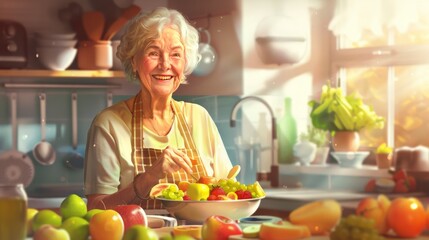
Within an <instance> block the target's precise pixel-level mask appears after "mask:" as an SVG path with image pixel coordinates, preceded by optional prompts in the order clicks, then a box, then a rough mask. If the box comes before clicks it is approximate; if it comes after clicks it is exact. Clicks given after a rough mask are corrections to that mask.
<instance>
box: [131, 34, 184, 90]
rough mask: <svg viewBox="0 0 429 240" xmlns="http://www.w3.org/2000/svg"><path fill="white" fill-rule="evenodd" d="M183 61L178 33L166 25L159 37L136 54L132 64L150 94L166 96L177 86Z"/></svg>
mask: <svg viewBox="0 0 429 240" xmlns="http://www.w3.org/2000/svg"><path fill="white" fill-rule="evenodd" d="M185 63H186V62H185V47H184V45H183V43H182V41H181V37H180V34H179V32H178V31H177V30H174V29H172V28H168V27H167V28H165V29H164V30H163V31H162V33H161V37H160V38H159V39H156V40H154V41H153V42H152V43H150V44H149V46H147V47H146V49H145V50H144V51H143V52H142V53H141V54H138V55H136V57H135V58H134V64H133V66H134V69H135V70H137V71H138V73H139V77H140V83H141V84H143V86H144V87H145V88H146V89H147V90H148V91H149V92H150V93H151V94H152V95H157V96H168V95H170V94H172V93H173V92H174V91H176V89H177V88H178V87H179V85H180V82H181V78H182V77H183V76H184V75H183V71H184V69H185Z"/></svg>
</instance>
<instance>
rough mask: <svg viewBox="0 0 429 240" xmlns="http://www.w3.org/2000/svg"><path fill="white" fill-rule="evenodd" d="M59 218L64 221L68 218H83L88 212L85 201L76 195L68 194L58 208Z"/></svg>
mask: <svg viewBox="0 0 429 240" xmlns="http://www.w3.org/2000/svg"><path fill="white" fill-rule="evenodd" d="M60 212H61V216H62V217H63V218H64V219H67V218H69V217H84V216H85V215H86V213H87V212H88V209H87V207H86V203H85V201H84V200H83V199H82V198H81V197H79V196H78V195H76V194H70V195H69V196H67V197H66V198H65V199H64V200H63V201H62V202H61V206H60Z"/></svg>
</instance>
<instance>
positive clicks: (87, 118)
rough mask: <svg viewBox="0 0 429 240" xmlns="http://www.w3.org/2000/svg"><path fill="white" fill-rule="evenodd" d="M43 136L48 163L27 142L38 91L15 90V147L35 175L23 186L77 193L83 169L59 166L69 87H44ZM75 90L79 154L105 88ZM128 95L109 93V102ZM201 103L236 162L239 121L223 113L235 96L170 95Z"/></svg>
mask: <svg viewBox="0 0 429 240" xmlns="http://www.w3.org/2000/svg"><path fill="white" fill-rule="evenodd" d="M44 92H45V93H46V104H47V115H46V123H47V129H46V140H47V141H48V142H49V143H51V144H52V145H53V147H54V148H55V150H56V153H57V158H56V161H55V163H54V164H53V165H50V166H44V165H41V164H40V163H38V162H37V161H36V160H35V159H34V157H33V154H32V149H33V147H34V146H35V145H36V144H37V143H38V142H39V141H40V138H41V133H40V110H39V97H38V95H39V93H40V91H39V92H37V91H17V93H18V95H17V96H18V98H17V105H18V108H17V110H18V111H17V120H18V135H17V136H18V139H17V140H18V141H17V148H18V150H19V151H21V152H25V153H27V155H28V156H29V157H30V159H31V160H32V161H33V164H34V167H35V177H34V179H33V181H32V183H31V184H30V186H28V187H27V189H26V190H27V192H28V195H29V196H34V197H46V196H58V195H59V196H65V195H67V194H69V193H72V192H73V193H78V194H82V183H83V170H81V169H71V168H69V167H67V166H66V165H65V162H66V161H67V159H68V158H69V157H70V153H73V152H75V150H74V149H73V147H72V128H71V126H72V124H71V94H72V91H71V90H53V89H52V90H46V91H44ZM77 95H78V101H77V102H78V147H77V149H76V151H77V152H78V153H79V154H81V155H84V151H85V142H86V134H87V131H88V128H89V126H90V124H91V121H92V119H93V118H94V116H95V115H96V114H97V113H98V112H99V111H101V110H102V109H103V108H105V107H106V106H107V99H106V96H107V93H106V92H105V91H104V90H103V91H102V90H100V91H96V90H79V91H77ZM128 97H130V96H113V103H116V102H118V101H121V100H124V99H127V98H128ZM174 98H175V99H176V100H183V101H188V102H193V103H197V104H200V105H202V106H203V107H205V108H206V109H207V111H208V112H209V113H210V115H211V116H212V118H213V120H214V121H215V123H216V125H217V127H218V129H219V132H220V134H221V136H222V139H223V141H224V143H225V146H226V149H227V151H228V154H229V156H230V159H231V161H232V163H233V164H238V163H237V162H236V152H235V145H234V138H235V137H236V136H238V135H239V134H240V131H241V121H240V115H239V117H238V121H237V126H236V127H235V128H231V127H230V126H229V116H230V113H231V110H232V107H233V105H234V104H235V103H236V102H237V101H238V100H239V97H238V96H175V97H174ZM10 113H11V111H10V100H9V92H6V91H4V92H3V91H0V153H1V152H3V151H6V150H9V149H12V147H13V145H12V131H11V123H10Z"/></svg>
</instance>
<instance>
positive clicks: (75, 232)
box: [61, 217, 89, 240]
mask: <svg viewBox="0 0 429 240" xmlns="http://www.w3.org/2000/svg"><path fill="white" fill-rule="evenodd" d="M61 228H63V229H65V230H66V231H67V232H68V233H69V235H70V240H87V239H88V237H89V222H88V221H87V220H85V219H84V218H81V217H69V218H67V219H66V220H64V222H63V224H62V225H61Z"/></svg>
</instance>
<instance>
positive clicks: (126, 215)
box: [114, 204, 147, 231]
mask: <svg viewBox="0 0 429 240" xmlns="http://www.w3.org/2000/svg"><path fill="white" fill-rule="evenodd" d="M114 210H115V211H116V212H118V213H119V215H121V217H122V220H124V230H125V231H127V229H128V228H130V227H131V226H134V225H143V226H146V227H147V216H146V212H145V211H144V210H143V208H142V207H140V206H139V205H135V204H130V205H118V206H116V207H115V208H114Z"/></svg>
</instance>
